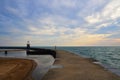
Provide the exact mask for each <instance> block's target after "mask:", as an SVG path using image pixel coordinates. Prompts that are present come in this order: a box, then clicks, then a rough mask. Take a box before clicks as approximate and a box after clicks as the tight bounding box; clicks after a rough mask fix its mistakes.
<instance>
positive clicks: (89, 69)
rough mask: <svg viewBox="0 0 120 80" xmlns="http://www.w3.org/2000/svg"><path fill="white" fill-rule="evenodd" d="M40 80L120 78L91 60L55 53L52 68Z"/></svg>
mask: <svg viewBox="0 0 120 80" xmlns="http://www.w3.org/2000/svg"><path fill="white" fill-rule="evenodd" d="M42 80H120V77H119V76H117V75H115V74H113V73H111V72H110V71H108V70H105V69H104V68H103V67H101V66H100V65H98V64H94V63H93V60H92V59H87V58H82V57H80V56H77V55H75V54H71V53H69V52H66V51H57V59H56V61H55V63H54V66H53V67H52V68H51V69H50V70H49V72H48V73H47V74H46V75H45V76H44V77H43V79H42Z"/></svg>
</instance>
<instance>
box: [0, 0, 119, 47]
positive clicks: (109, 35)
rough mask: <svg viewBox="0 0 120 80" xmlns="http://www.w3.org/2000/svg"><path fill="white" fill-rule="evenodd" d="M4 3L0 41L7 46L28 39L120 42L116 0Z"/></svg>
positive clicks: (49, 42)
mask: <svg viewBox="0 0 120 80" xmlns="http://www.w3.org/2000/svg"><path fill="white" fill-rule="evenodd" d="M0 2H1V1H0ZM1 3H3V2H1ZM4 3H5V5H3V6H0V7H1V8H0V28H1V29H0V39H1V41H0V44H2V43H5V41H6V42H7V43H5V44H6V45H12V44H13V45H24V44H25V43H26V41H27V40H30V41H31V42H32V45H74V46H75V45H77V46H80V45H109V44H111V45H113V44H115V45H117V43H118V42H119V37H118V35H119V30H120V22H119V20H120V13H119V12H120V11H119V10H120V4H119V0H97V1H96V0H89V1H88V0H66V1H65V0H52V1H49V0H30V1H28V0H26V1H23V0H12V1H6V2H4ZM114 36H116V37H114ZM11 37H12V38H11ZM111 40H113V41H111ZM2 45H3V44H2Z"/></svg>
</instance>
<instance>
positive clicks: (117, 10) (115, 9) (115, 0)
mask: <svg viewBox="0 0 120 80" xmlns="http://www.w3.org/2000/svg"><path fill="white" fill-rule="evenodd" d="M117 18H120V3H119V0H112V1H110V2H109V3H108V4H107V5H106V6H105V7H104V8H103V10H102V11H99V12H95V13H93V14H92V15H89V16H87V17H86V18H85V20H86V21H87V22H88V23H90V24H94V23H99V22H104V21H110V20H115V19H117Z"/></svg>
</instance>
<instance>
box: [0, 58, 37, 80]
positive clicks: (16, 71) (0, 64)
mask: <svg viewBox="0 0 120 80" xmlns="http://www.w3.org/2000/svg"><path fill="white" fill-rule="evenodd" d="M35 67H36V63H35V62H34V61H33V60H28V59H18V58H14V59H13V58H0V80H32V77H31V73H32V71H33V69H34V68H35Z"/></svg>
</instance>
